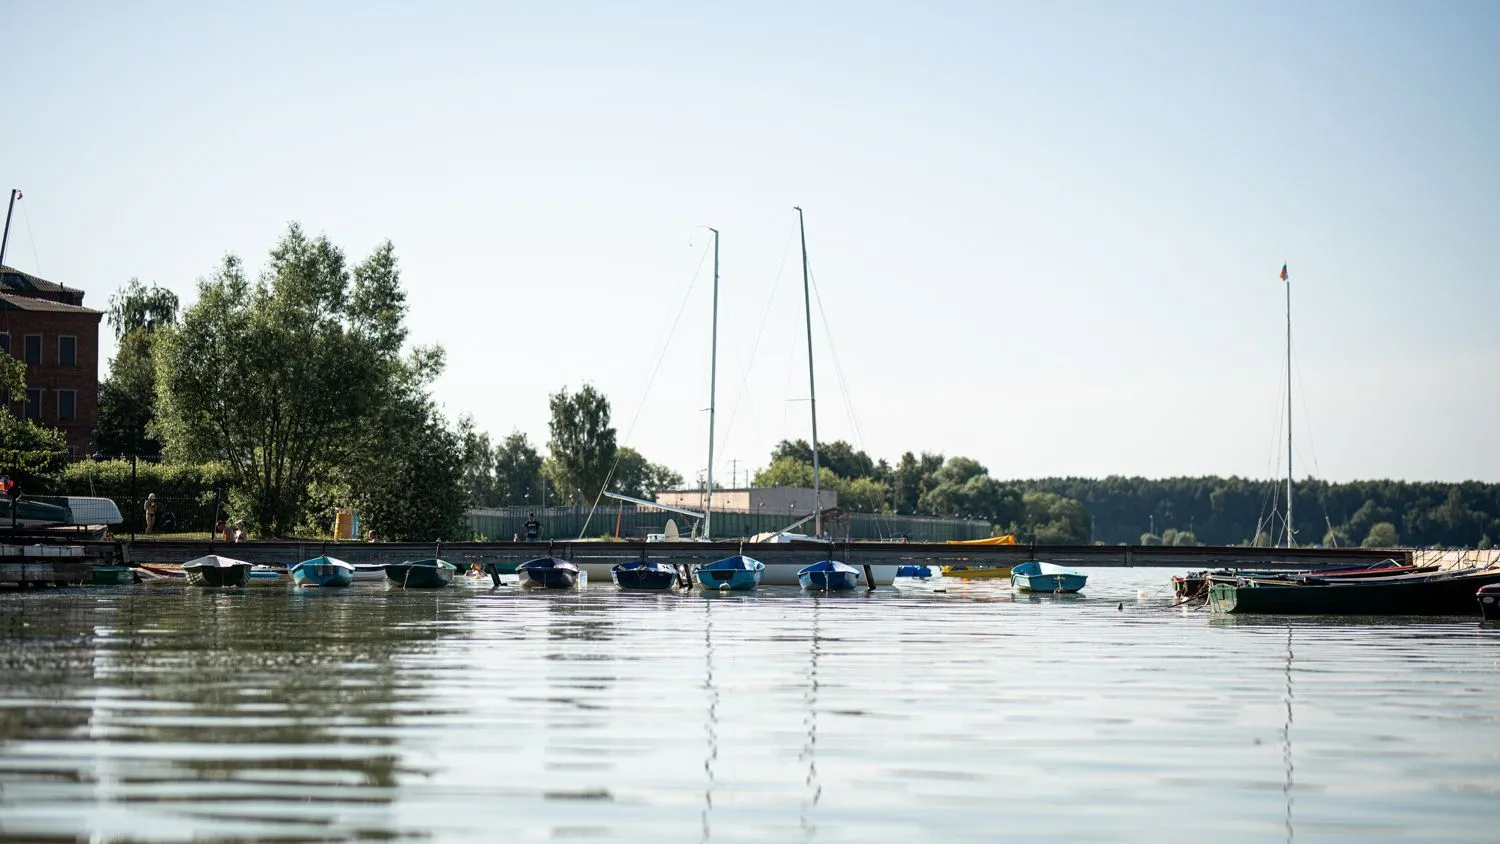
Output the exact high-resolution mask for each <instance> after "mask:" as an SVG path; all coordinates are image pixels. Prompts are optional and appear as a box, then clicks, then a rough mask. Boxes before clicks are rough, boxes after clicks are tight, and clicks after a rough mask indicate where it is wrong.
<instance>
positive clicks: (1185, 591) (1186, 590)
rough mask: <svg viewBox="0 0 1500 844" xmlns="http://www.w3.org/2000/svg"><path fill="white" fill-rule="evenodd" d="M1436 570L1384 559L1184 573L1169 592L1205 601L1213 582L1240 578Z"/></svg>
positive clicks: (1343, 577) (1357, 576)
mask: <svg viewBox="0 0 1500 844" xmlns="http://www.w3.org/2000/svg"><path fill="white" fill-rule="evenodd" d="M1437 570H1438V567H1437V566H1417V565H1413V564H1411V563H1401V562H1397V561H1396V560H1384V561H1382V562H1379V563H1373V564H1370V565H1358V566H1337V567H1334V568H1319V569H1298V570H1292V571H1286V570H1279V569H1265V570H1258V569H1212V570H1205V571H1195V572H1188V573H1187V574H1185V575H1181V576H1177V575H1174V576H1173V577H1172V591H1173V593H1174V594H1176V596H1177V597H1178V598H1180V599H1184V598H1186V599H1190V598H1198V599H1206V598H1207V597H1208V589H1209V587H1210V586H1213V585H1214V584H1215V583H1230V584H1233V583H1237V582H1238V581H1239V579H1240V578H1242V577H1249V578H1255V579H1258V580H1296V579H1299V578H1303V577H1320V578H1327V579H1335V578H1337V579H1340V580H1362V579H1367V578H1377V577H1394V576H1397V575H1403V574H1421V573H1424V572H1436V571H1437Z"/></svg>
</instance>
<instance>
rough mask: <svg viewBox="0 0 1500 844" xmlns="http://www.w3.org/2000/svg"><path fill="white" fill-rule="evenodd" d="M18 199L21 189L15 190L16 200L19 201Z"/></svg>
mask: <svg viewBox="0 0 1500 844" xmlns="http://www.w3.org/2000/svg"><path fill="white" fill-rule="evenodd" d="M20 198H21V189H20V188H17V189H16V199H20Z"/></svg>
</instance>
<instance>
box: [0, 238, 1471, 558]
mask: <svg viewBox="0 0 1500 844" xmlns="http://www.w3.org/2000/svg"><path fill="white" fill-rule="evenodd" d="M406 307H407V306H406V295H405V292H404V290H403V288H402V285H401V274H400V269H399V265H398V261H397V258H396V254H395V248H394V246H393V245H392V244H391V243H390V242H389V241H387V242H385V243H383V244H381V245H380V246H379V247H377V248H376V250H375V251H374V252H373V253H371V254H370V255H369V256H368V257H367V258H365V259H364V260H363V261H361V262H359V263H357V264H351V263H350V262H349V261H348V260H347V259H346V257H345V255H344V253H343V251H342V250H340V249H339V248H338V247H337V246H335V245H334V244H332V243H330V242H329V241H328V239H327V238H326V237H323V236H319V237H310V236H308V235H307V234H306V233H305V232H304V231H303V230H302V228H301V226H300V225H298V224H296V223H293V224H291V225H290V226H289V227H288V229H287V231H286V233H285V234H284V235H283V236H282V238H281V239H280V241H279V242H278V243H277V244H276V245H275V247H274V248H272V249H271V251H270V253H269V255H268V259H267V262H266V265H265V267H264V268H263V269H262V270H261V272H260V274H259V276H257V277H255V278H253V279H252V278H251V277H250V276H249V275H248V273H247V270H246V268H245V265H244V264H243V262H242V261H241V260H240V259H239V258H238V257H236V256H233V255H229V256H226V257H225V259H224V260H223V261H222V263H221V264H220V265H219V266H218V267H217V268H216V269H215V271H214V272H213V273H211V274H210V275H208V276H206V277H204V278H202V279H200V280H199V282H198V297H197V300H196V301H195V302H194V304H193V305H191V306H190V307H188V308H186V309H185V310H183V309H180V307H179V302H178V299H177V296H176V295H175V294H173V293H172V292H171V291H169V290H167V289H165V288H162V287H159V286H157V285H155V284H151V285H144V284H142V283H141V282H140V281H138V280H136V279H131V280H130V281H129V282H127V283H126V284H125V285H124V286H123V287H122V288H121V289H120V290H119V291H118V292H117V293H116V294H115V295H114V296H112V297H111V299H110V306H109V310H108V313H107V323H108V325H109V326H110V328H111V329H112V330H113V331H114V333H115V337H116V339H117V341H118V351H117V354H116V356H115V358H114V359H113V360H112V361H111V364H110V372H109V375H108V377H107V378H105V379H104V381H103V382H102V383H101V384H100V403H99V419H98V428H97V433H96V435H95V439H94V442H93V443H91V448H90V451H91V455H89V457H88V459H84V460H80V461H77V462H69V461H68V459H67V452H66V448H65V446H64V445H63V441H62V438H61V436H60V435H58V434H57V433H56V432H55V431H53V430H51V429H49V428H46V427H44V426H41V425H38V424H36V423H33V422H31V421H30V420H23V419H20V418H19V415H18V414H15V413H11V414H0V425H3V426H4V429H3V430H0V433H4V434H5V435H6V436H5V437H4V442H5V445H4V446H0V464H3V466H0V468H3V469H4V470H5V471H7V472H8V473H10V474H11V476H12V477H15V478H17V479H18V480H19V481H20V483H21V486H22V489H23V491H24V492H26V493H52V494H74V495H101V496H105V497H109V498H113V499H115V500H116V501H117V502H118V503H119V504H120V507H121V511H122V512H124V513H125V514H126V518H127V520H129V521H128V522H127V525H126V526H122V530H128V529H129V526H131V525H132V524H133V525H134V526H135V527H136V528H137V533H138V534H140V533H143V532H144V531H143V528H144V524H143V520H142V518H141V515H140V513H138V512H137V511H138V510H139V509H141V504H140V502H141V501H142V500H144V498H145V496H146V495H147V494H148V493H156V495H157V499H158V501H159V502H161V503H160V504H159V505H158V506H160V507H161V508H162V511H163V513H164V514H165V513H171V518H170V523H169V524H160V525H158V526H157V527H158V528H159V529H160V530H161V532H162V533H164V534H165V533H173V534H177V533H189V534H192V535H200V534H203V533H206V532H207V531H209V530H211V529H212V527H213V525H214V522H215V521H216V519H219V518H222V519H230V520H240V519H243V520H244V521H245V522H246V524H247V526H248V527H249V529H250V535H251V536H253V537H273V536H274V537H288V538H294V537H302V538H315V537H316V538H322V537H327V536H329V535H330V533H331V531H332V528H333V525H334V522H335V516H336V513H337V512H338V511H339V510H340V509H342V508H347V509H349V510H353V511H356V512H358V513H359V514H360V519H361V520H362V522H363V523H364V524H365V525H366V526H367V527H369V528H374V529H375V530H377V531H378V533H379V536H380V537H381V538H382V539H390V540H439V539H448V540H455V539H467V538H471V537H470V536H468V535H467V534H468V533H469V530H468V526H467V521H466V517H465V513H466V511H467V510H468V509H469V508H471V507H480V508H486V507H519V506H529V505H532V504H536V505H538V506H540V503H541V502H543V501H544V500H550V501H551V502H553V503H555V504H556V505H578V504H585V503H591V502H593V501H594V500H595V499H596V498H597V495H598V493H599V491H600V490H601V489H606V488H607V489H609V490H611V491H617V492H622V493H624V494H627V495H631V496H635V497H640V498H648V499H649V498H653V497H654V496H655V494H656V493H657V492H659V491H661V490H666V489H673V488H680V487H681V486H682V483H683V479H682V476H681V475H680V474H678V473H677V472H675V471H673V470H672V469H670V468H668V467H666V466H663V465H660V464H656V463H653V462H651V461H650V460H649V459H647V457H646V456H644V455H642V454H640V453H639V452H638V451H636V450H634V449H632V448H629V447H628V446H621V445H619V444H618V443H617V441H616V430H615V428H614V427H613V426H612V425H611V422H610V403H609V400H608V399H607V398H606V397H605V396H604V395H603V394H602V393H600V392H599V391H598V390H596V389H595V388H594V387H593V386H592V385H590V384H583V385H582V386H581V387H579V388H578V389H577V390H576V391H570V389H569V388H568V387H567V386H563V387H561V388H560V389H559V390H558V391H557V392H556V393H554V394H552V395H551V397H550V401H549V405H550V410H551V418H550V422H549V426H548V440H547V442H546V444H545V454H544V453H543V452H542V451H541V450H539V449H538V448H537V446H535V445H533V444H532V442H531V441H530V439H529V438H528V436H527V435H526V434H525V433H522V432H519V431H513V432H511V433H510V434H508V435H506V436H505V437H504V438H501V439H498V440H491V438H490V435H489V434H488V433H486V432H482V431H479V430H477V429H476V428H475V425H474V422H473V420H472V419H471V418H469V417H462V418H459V419H458V420H457V421H456V422H455V421H450V420H449V419H448V418H447V417H445V416H444V414H443V413H442V412H441V410H439V408H438V407H437V404H436V403H435V402H434V400H433V398H432V396H431V393H430V386H431V384H432V382H433V380H434V379H435V378H436V377H437V376H438V375H439V374H440V373H441V372H442V370H443V367H444V352H443V349H442V348H441V347H440V346H415V345H412V344H410V343H408V342H407V329H406V325H405V317H406ZM6 357H7V358H8V360H7V361H4V362H5V363H9V362H10V361H15V359H14V358H9V356H6ZM15 362H16V363H17V364H18V363H19V361H15ZM24 372H25V368H24V366H15V365H8V366H5V367H0V378H3V383H0V390H4V389H8V390H9V391H10V394H11V395H12V397H15V396H25V395H26V391H25V384H24ZM352 385H358V389H354V388H353V387H352ZM818 456H819V459H820V473H819V477H818V480H819V483H820V485H821V486H822V487H823V488H825V489H832V490H836V491H837V492H838V494H839V502H840V507H841V509H844V510H847V511H852V512H862V513H879V514H892V515H910V516H929V517H943V518H952V517H957V518H968V519H979V520H985V521H988V522H989V523H990V524H991V525H992V530H993V531H994V532H995V533H997V534H1001V533H1011V534H1014V535H1015V536H1016V537H1017V539H1018V540H1019V541H1023V542H1037V543H1041V544H1087V543H1100V544H1109V545H1114V544H1142V545H1152V544H1165V545H1200V544H1205V545H1241V544H1255V545H1273V544H1281V543H1282V542H1283V541H1284V536H1283V532H1284V522H1283V517H1282V512H1283V511H1282V508H1284V506H1285V501H1284V499H1281V498H1280V494H1281V493H1282V492H1283V491H1284V486H1283V485H1282V483H1283V482H1282V481H1279V480H1277V481H1273V480H1259V479H1249V478H1240V477H1228V478H1223V477H1214V476H1206V477H1196V478H1192V477H1179V478H1162V479H1148V478H1140V477H1131V478H1126V477H1106V478H1078V477H1069V478H1042V479H1030V480H1010V481H1007V480H999V479H996V478H995V477H992V476H991V474H990V471H989V469H988V468H987V467H985V466H984V465H982V464H980V463H979V462H978V461H976V460H974V459H972V458H968V457H963V456H957V455H953V456H948V455H944V454H942V453H935V452H925V451H924V452H920V453H917V452H910V451H908V452H906V453H904V454H902V455H901V456H900V457H899V458H898V459H897V460H896V461H895V462H894V463H891V462H888V461H886V460H885V459H875V458H872V457H871V456H870V455H868V454H866V453H865V452H863V451H860V450H858V449H855V448H854V447H852V446H851V445H849V444H848V443H846V442H842V441H835V442H831V443H824V444H820V448H819V454H818ZM812 480H813V477H812V460H811V448H810V447H809V446H808V444H807V443H806V442H805V441H802V440H789V441H783V442H781V443H779V444H778V445H777V446H776V448H775V449H774V450H773V451H772V453H771V454H770V455H769V461H768V463H767V465H766V466H765V467H764V468H762V469H760V470H759V471H758V472H756V473H755V474H754V476H753V486H758V487H765V486H800V487H810V486H812ZM717 486H719V485H717V484H716V487H717ZM1294 494H1295V501H1294V511H1295V512H1296V513H1298V514H1299V516H1300V521H1299V522H1298V523H1297V531H1296V535H1295V540H1296V544H1297V545H1303V546H1308V545H1324V546H1333V545H1337V546H1340V547H1347V546H1351V545H1367V546H1375V547H1393V546H1396V545H1403V544H1404V545H1408V546H1417V547H1427V546H1443V547H1477V548H1489V547H1491V545H1492V544H1493V542H1494V541H1495V540H1496V539H1500V484H1488V483H1480V482H1477V481H1466V482H1461V483H1437V482H1411V481H1393V480H1372V481H1354V482H1349V483H1339V484H1336V483H1329V482H1326V481H1319V480H1304V481H1301V482H1298V483H1297V484H1296V485H1295V493H1294ZM913 539H920V537H913Z"/></svg>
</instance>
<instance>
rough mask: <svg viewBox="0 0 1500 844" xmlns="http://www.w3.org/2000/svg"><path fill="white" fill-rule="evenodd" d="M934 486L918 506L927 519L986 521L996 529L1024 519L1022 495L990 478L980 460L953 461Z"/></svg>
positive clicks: (935, 478)
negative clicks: (932, 517)
mask: <svg viewBox="0 0 1500 844" xmlns="http://www.w3.org/2000/svg"><path fill="white" fill-rule="evenodd" d="M898 471H899V469H898ZM931 482H932V484H933V485H932V488H931V489H929V490H927V491H926V492H925V493H923V494H922V497H921V499H920V500H919V501H918V502H917V508H918V511H919V512H922V513H925V514H927V515H931V516H950V517H962V518H970V519H987V520H989V522H990V523H991V524H997V525H1008V524H1017V523H1019V522H1020V521H1021V520H1022V519H1023V518H1024V517H1025V512H1026V509H1025V504H1024V503H1023V502H1022V500H1021V493H1020V491H1019V490H1017V489H1016V488H1014V487H1008V486H1005V485H1003V484H1001V483H1000V482H999V481H997V480H995V479H994V478H991V477H990V475H989V470H988V469H986V468H984V466H983V465H981V464H980V463H979V461H977V460H974V459H971V458H968V457H950V458H948V460H947V462H945V463H944V464H943V466H942V468H941V469H938V470H937V471H936V472H934V473H933V474H932V477H931Z"/></svg>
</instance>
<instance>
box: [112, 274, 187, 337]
mask: <svg viewBox="0 0 1500 844" xmlns="http://www.w3.org/2000/svg"><path fill="white" fill-rule="evenodd" d="M177 304H178V302H177V294H176V293H173V292H172V291H170V290H168V289H166V288H165V287H157V286H156V283H155V282H152V283H151V286H150V287H147V286H145V285H143V284H141V280H140V279H138V278H132V279H131V280H130V281H127V282H126V283H125V286H124V287H122V288H120V289H119V290H118V291H116V292H115V294H114V295H113V296H111V297H109V311H108V312H106V313H105V316H104V318H105V320H106V321H107V322H108V323H109V326H110V328H113V329H114V332H115V339H116V340H119V339H120V338H122V337H124V336H125V335H126V334H129V333H130V332H132V331H144V332H145V333H146V334H155V333H156V332H157V331H158V330H159V329H162V328H167V327H169V326H172V325H175V324H177Z"/></svg>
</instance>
